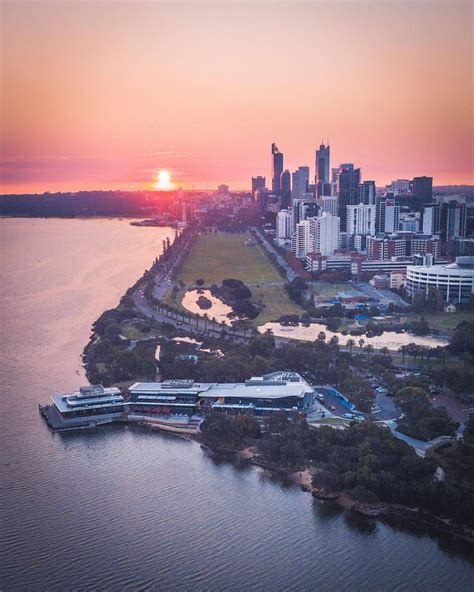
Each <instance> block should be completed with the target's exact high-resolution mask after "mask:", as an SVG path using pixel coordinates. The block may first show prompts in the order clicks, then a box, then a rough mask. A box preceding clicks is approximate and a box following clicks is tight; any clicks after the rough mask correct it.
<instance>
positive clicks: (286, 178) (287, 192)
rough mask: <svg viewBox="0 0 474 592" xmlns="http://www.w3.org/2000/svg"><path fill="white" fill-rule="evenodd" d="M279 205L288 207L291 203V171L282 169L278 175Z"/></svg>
mask: <svg viewBox="0 0 474 592" xmlns="http://www.w3.org/2000/svg"><path fill="white" fill-rule="evenodd" d="M280 191H281V207H282V209H283V208H288V207H289V206H290V205H291V173H290V171H288V170H286V171H283V172H282V174H281V177H280Z"/></svg>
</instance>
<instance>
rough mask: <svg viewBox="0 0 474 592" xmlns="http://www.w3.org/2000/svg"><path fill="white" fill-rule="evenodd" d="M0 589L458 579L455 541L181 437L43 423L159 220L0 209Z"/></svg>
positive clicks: (322, 587) (465, 568)
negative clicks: (234, 462)
mask: <svg viewBox="0 0 474 592" xmlns="http://www.w3.org/2000/svg"><path fill="white" fill-rule="evenodd" d="M0 230H1V233H2V247H3V250H2V278H1V279H2V282H1V286H0V289H1V293H2V308H1V318H2V336H3V339H2V342H1V352H0V354H1V356H2V357H1V359H2V375H1V408H2V413H1V419H2V424H1V432H0V438H1V441H0V451H1V452H0V455H1V465H2V466H1V470H2V472H1V475H2V490H1V513H0V520H1V541H0V557H1V561H0V589H1V590H2V591H7V592H8V591H12V590H15V591H16V590H21V591H25V590H26V591H30V590H31V591H35V592H36V591H43V590H44V591H46V590H47V591H61V592H64V591H68V590H81V591H82V590H107V591H111V590H112V591H115V590H179V591H181V590H182V591H185V590H186V591H187V590H206V591H214V590H216V591H217V590H232V591H234V590H235V591H241V590H259V591H261V590H265V591H266V590H271V591H274V590H318V591H321V592H325V591H328V592H329V591H331V592H335V591H337V592H341V591H350V592H354V591H359V590H361V591H364V592H367V591H374V592H375V591H377V592H380V591H384V592H385V591H399V592H401V591H406V590H410V591H429V592H438V591H439V592H440V591H444V590H456V591H469V592H471V591H472V582H473V581H474V565H473V564H472V563H469V561H468V553H469V551H470V549H469V548H468V547H467V546H465V545H462V544H454V543H452V542H449V541H448V540H445V539H438V540H436V539H435V538H433V537H430V536H427V535H422V534H414V533H409V532H406V531H403V530H394V529H393V528H391V527H389V526H387V525H385V524H382V523H372V522H370V521H366V520H365V519H359V518H357V517H356V516H354V515H351V514H346V513H343V512H341V511H339V510H338V509H337V508H335V507H332V506H331V505H327V504H324V503H321V502H317V501H315V500H313V499H312V498H311V496H309V495H308V494H306V493H303V492H301V491H299V490H298V489H295V488H288V487H285V486H283V485H281V484H280V483H278V482H276V481H272V480H270V479H269V478H268V477H267V476H266V475H265V473H264V472H262V471H260V470H256V469H253V468H248V467H245V468H242V467H234V466H231V465H230V464H228V463H217V462H216V461H214V460H212V459H211V458H210V457H209V456H208V455H207V454H206V453H205V452H204V451H203V450H202V449H201V448H200V447H199V446H198V445H197V444H195V443H192V442H188V441H186V440H182V439H179V438H176V437H173V436H164V435H160V434H158V433H156V432H151V431H146V430H141V429H139V428H132V427H125V426H117V427H103V428H101V429H97V430H95V431H82V432H74V433H65V434H53V433H51V432H50V431H49V429H48V428H47V426H46V425H45V423H44V422H43V420H42V419H41V418H40V416H39V414H38V408H37V407H38V403H45V402H47V400H48V396H49V394H50V393H51V392H53V391H57V392H62V391H67V390H69V389H73V388H76V387H78V386H80V385H81V384H83V382H84V378H83V374H82V370H81V365H80V354H81V352H82V348H83V346H84V344H85V342H86V341H87V339H88V336H89V332H90V325H91V323H92V321H93V320H94V319H95V318H96V317H97V316H98V315H99V314H100V313H101V312H102V310H103V309H104V308H107V307H111V306H114V305H115V304H116V303H117V301H118V300H119V297H120V296H121V294H122V293H123V292H124V291H125V290H126V288H127V287H128V286H129V285H131V284H132V283H133V282H134V281H135V279H136V278H137V277H138V276H139V275H140V274H141V272H142V270H143V268H144V267H146V266H147V265H149V263H150V262H151V260H152V259H153V258H154V257H155V255H156V254H158V252H159V250H160V249H161V244H162V239H163V238H164V237H166V236H167V234H168V233H172V231H171V230H170V229H164V228H133V227H130V226H129V225H128V224H127V222H126V221H123V222H119V221H110V220H102V221H84V222H83V221H76V220H71V221H68V220H61V221H59V220H58V221H56V220H1V221H0Z"/></svg>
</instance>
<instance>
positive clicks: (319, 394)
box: [316, 393, 326, 403]
mask: <svg viewBox="0 0 474 592" xmlns="http://www.w3.org/2000/svg"><path fill="white" fill-rule="evenodd" d="M316 398H317V399H318V401H321V403H324V401H325V400H326V398H325V397H324V395H323V394H322V393H318V394H317V395H316Z"/></svg>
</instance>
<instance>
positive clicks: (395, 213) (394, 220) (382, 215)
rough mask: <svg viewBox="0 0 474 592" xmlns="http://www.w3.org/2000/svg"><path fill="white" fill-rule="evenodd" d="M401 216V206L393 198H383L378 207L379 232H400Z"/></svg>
mask: <svg viewBox="0 0 474 592" xmlns="http://www.w3.org/2000/svg"><path fill="white" fill-rule="evenodd" d="M399 217H400V206H399V205H397V204H396V203H395V201H394V200H393V199H385V200H381V201H380V202H379V207H378V220H377V232H385V233H386V234H393V233H394V232H398V221H399Z"/></svg>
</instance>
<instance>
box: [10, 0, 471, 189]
mask: <svg viewBox="0 0 474 592" xmlns="http://www.w3.org/2000/svg"><path fill="white" fill-rule="evenodd" d="M2 12H3V15H2V20H1V23H2V24H1V28H2V30H1V33H2V47H1V49H2V67H1V75H2V81H1V82H2V93H3V94H2V112H1V132H2V134H1V140H2V141H1V169H0V171H1V181H2V182H1V185H0V192H2V193H6V192H22V191H37V192H42V191H46V190H51V191H58V190H78V189H92V188H104V189H110V188H123V189H126V188H136V189H141V188H145V187H149V186H150V184H151V182H152V180H153V176H154V174H155V172H156V171H158V170H159V169H168V170H170V171H171V173H172V176H173V178H174V181H175V182H177V183H178V184H182V185H183V186H184V187H192V186H195V187H214V186H215V185H217V184H218V183H220V182H225V183H229V184H230V186H231V188H248V187H249V185H250V177H251V176H252V175H257V174H263V175H266V176H267V179H269V177H270V145H271V143H272V142H276V143H277V144H278V146H279V148H280V149H281V150H282V151H283V152H284V153H285V168H289V169H291V170H293V169H294V168H296V167H297V166H298V165H302V164H309V165H310V166H311V168H312V170H313V167H314V149H315V147H316V146H317V145H318V144H319V143H320V141H321V139H322V138H324V139H326V138H328V137H329V140H330V143H331V151H332V163H331V164H332V166H336V165H337V164H339V163H340V162H355V163H356V164H357V165H359V166H361V168H362V175H363V178H364V179H375V180H376V182H377V183H378V184H380V185H382V184H385V183H387V182H389V181H390V180H392V179H394V178H410V177H413V176H414V175H424V174H426V175H432V176H433V177H434V182H435V184H444V183H469V182H471V183H472V182H474V180H473V162H472V154H473V145H472V137H473V136H472V132H473V129H472V128H473V118H472V42H471V27H472V23H473V20H472V11H471V4H470V2H463V1H461V2H460V1H456V0H450V1H446V2H444V1H441V2H437V1H436V0H433V1H428V0H427V1H419V2H396V1H393V2H379V1H377V2H369V3H367V2H359V1H357V0H354V1H350V2H345V3H342V2H335V1H332V2H329V1H327V2H314V3H289V2H288V3H271V2H266V1H264V0H262V1H253V2H242V3H234V2H224V1H222V2H220V3H206V2H200V1H194V2H191V3H188V4H183V3H177V2H169V3H167V4H164V3H160V2H153V1H148V2H141V1H136V2H133V3H132V2H111V1H108V0H103V1H100V2H99V1H90V0H89V1H86V0H84V1H80V2H79V1H75V0H71V1H67V0H64V1H63V2H52V3H49V2H47V1H45V0H41V1H40V2H34V3H29V2H23V1H21V2H19V1H17V2H3V3H2ZM267 185H268V183H267Z"/></svg>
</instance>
